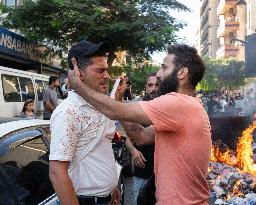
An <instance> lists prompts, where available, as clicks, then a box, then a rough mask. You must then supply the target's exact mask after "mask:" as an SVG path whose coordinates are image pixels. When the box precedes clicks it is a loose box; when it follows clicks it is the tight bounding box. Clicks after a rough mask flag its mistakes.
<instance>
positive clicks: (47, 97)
mask: <svg viewBox="0 0 256 205" xmlns="http://www.w3.org/2000/svg"><path fill="white" fill-rule="evenodd" d="M47 101H50V103H51V105H52V106H53V107H54V108H56V107H57V105H58V95H57V93H56V91H55V88H50V87H48V88H46V89H45V90H44V92H43V102H44V114H43V118H50V117H51V115H52V112H51V111H50V110H49V109H48V108H47V107H46V102H47Z"/></svg>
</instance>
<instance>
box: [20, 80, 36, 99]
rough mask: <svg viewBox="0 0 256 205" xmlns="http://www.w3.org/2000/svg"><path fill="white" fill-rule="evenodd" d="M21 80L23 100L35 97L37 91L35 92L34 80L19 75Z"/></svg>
mask: <svg viewBox="0 0 256 205" xmlns="http://www.w3.org/2000/svg"><path fill="white" fill-rule="evenodd" d="M19 81H20V89H21V90H20V92H21V97H22V99H21V100H22V101H26V100H27V99H32V100H34V99H35V93H34V87H33V83H32V80H31V79H30V78H24V77H19Z"/></svg>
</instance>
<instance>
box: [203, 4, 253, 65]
mask: <svg viewBox="0 0 256 205" xmlns="http://www.w3.org/2000/svg"><path fill="white" fill-rule="evenodd" d="M201 2H202V4H201V9H200V19H201V24H200V28H199V30H200V49H201V50H200V52H201V55H202V56H207V57H210V58H223V57H224V58H227V57H234V58H236V59H238V60H240V61H245V43H246V40H245V39H246V36H247V35H251V34H254V33H255V32H256V1H255V0H202V1H201Z"/></svg>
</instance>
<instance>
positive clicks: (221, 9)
mask: <svg viewBox="0 0 256 205" xmlns="http://www.w3.org/2000/svg"><path fill="white" fill-rule="evenodd" d="M236 3H237V0H220V3H219V5H218V7H217V15H222V14H224V13H225V11H226V10H227V9H228V8H234V7H235V6H236Z"/></svg>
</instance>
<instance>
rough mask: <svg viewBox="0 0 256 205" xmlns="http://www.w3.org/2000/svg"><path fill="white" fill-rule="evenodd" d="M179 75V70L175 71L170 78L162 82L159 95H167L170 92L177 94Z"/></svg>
mask: <svg viewBox="0 0 256 205" xmlns="http://www.w3.org/2000/svg"><path fill="white" fill-rule="evenodd" d="M177 74H178V70H177V69H175V70H174V71H173V72H172V73H171V74H170V75H169V76H167V77H166V78H165V79H164V80H163V81H161V83H160V87H159V91H158V92H159V95H165V94H167V93H170V92H177V90H178V86H179V82H178V77H177Z"/></svg>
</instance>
